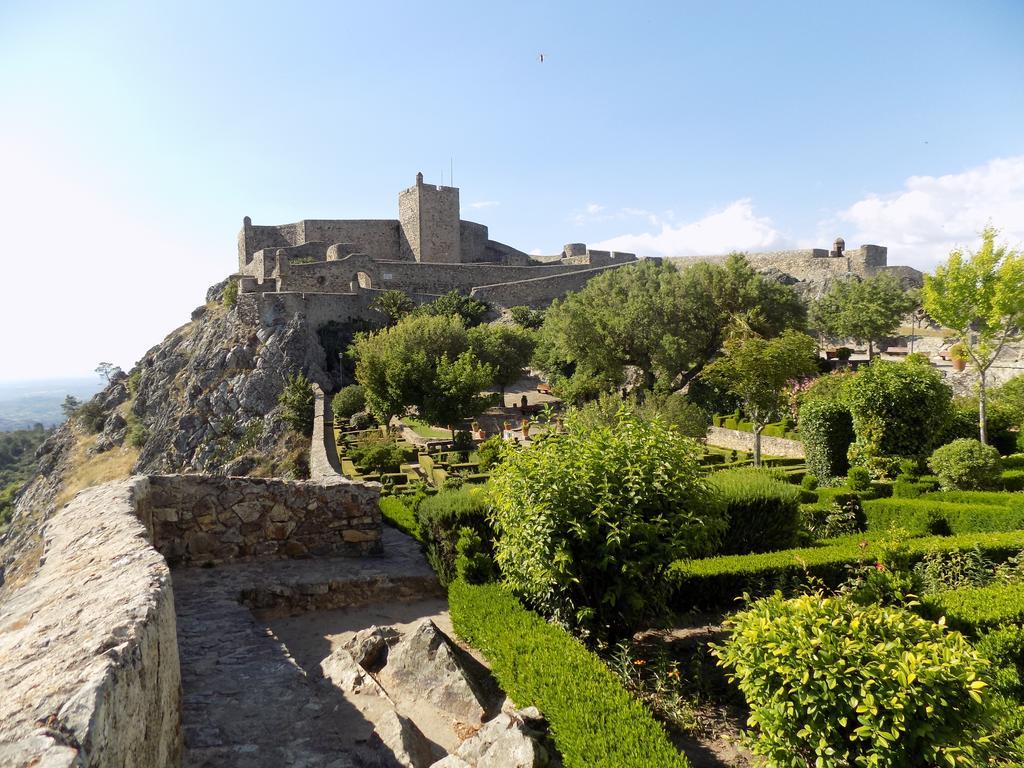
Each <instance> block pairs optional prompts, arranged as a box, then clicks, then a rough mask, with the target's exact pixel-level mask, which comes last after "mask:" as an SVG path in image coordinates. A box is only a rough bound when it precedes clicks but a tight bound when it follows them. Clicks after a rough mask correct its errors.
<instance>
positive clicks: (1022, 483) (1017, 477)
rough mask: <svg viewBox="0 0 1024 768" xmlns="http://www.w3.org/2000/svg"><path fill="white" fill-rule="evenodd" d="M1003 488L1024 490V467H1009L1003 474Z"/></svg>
mask: <svg viewBox="0 0 1024 768" xmlns="http://www.w3.org/2000/svg"><path fill="white" fill-rule="evenodd" d="M1002 481H1003V489H1004V490H1007V491H1024V469H1008V470H1006V471H1005V472H1003V474H1002Z"/></svg>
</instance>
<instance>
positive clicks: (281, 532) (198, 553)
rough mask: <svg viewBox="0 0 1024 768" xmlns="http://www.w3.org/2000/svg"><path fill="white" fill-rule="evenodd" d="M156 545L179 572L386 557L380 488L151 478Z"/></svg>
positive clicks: (150, 501)
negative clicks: (230, 564) (235, 563)
mask: <svg viewBox="0 0 1024 768" xmlns="http://www.w3.org/2000/svg"><path fill="white" fill-rule="evenodd" d="M149 485H150V491H149V495H148V497H147V499H146V503H145V508H146V511H145V513H146V515H147V516H150V517H151V518H152V525H153V546H155V547H156V548H157V550H159V551H160V553H161V554H163V555H164V557H166V558H167V562H168V563H169V564H171V565H172V566H173V565H179V564H180V565H208V564H216V563H223V562H226V561H231V560H266V559H280V558H289V557H306V556H310V555H316V556H323V555H366V554H378V553H379V552H380V551H381V544H380V541H381V516H380V507H379V506H378V501H379V499H380V486H378V485H376V484H374V483H353V482H344V483H338V484H323V483H318V482H312V481H303V482H289V481H285V480H266V479H258V478H243V477H210V476H203V475H152V476H150V478H149Z"/></svg>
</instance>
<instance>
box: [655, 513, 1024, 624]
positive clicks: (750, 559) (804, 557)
mask: <svg viewBox="0 0 1024 768" xmlns="http://www.w3.org/2000/svg"><path fill="white" fill-rule="evenodd" d="M907 546H908V548H909V550H910V552H909V554H910V556H911V559H912V560H920V559H921V558H922V557H923V556H924V555H925V553H927V552H934V551H947V552H950V551H961V550H968V549H971V548H973V547H975V546H977V547H979V548H980V549H981V551H982V552H983V553H984V554H985V556H986V557H988V558H989V559H990V560H993V561H997V562H1001V561H1004V560H1006V559H1007V558H1008V557H1010V556H1011V555H1014V554H1016V553H1018V552H1019V551H1020V550H1021V549H1024V531H1009V532H1003V533H968V534H962V535H960V536H928V537H923V538H919V539H909V540H908V541H907ZM879 556H880V545H879V539H878V538H877V537H876V538H872V537H865V536H845V537H842V538H840V539H833V540H832V541H831V543H829V542H824V543H822V544H821V545H819V546H816V547H804V548H801V549H787V550H784V551H782V552H768V553H765V554H759V555H730V556H725V557H710V558H707V559H704V560H678V561H676V562H675V563H673V564H672V567H671V572H670V578H671V580H672V596H671V605H672V607H673V608H674V609H676V610H688V609H690V608H693V607H701V608H727V607H729V606H731V605H733V604H734V602H735V600H736V599H737V598H738V597H740V596H741V595H743V593H745V592H746V593H748V594H750V595H751V596H753V597H762V596H764V595H769V594H771V593H772V592H774V591H775V590H777V589H778V590H782V591H783V592H784V593H787V594H792V593H793V592H795V591H796V590H798V589H799V588H800V587H802V586H804V585H806V584H807V583H808V577H809V576H812V577H814V578H815V579H818V580H820V581H822V582H824V583H825V584H826V585H827V586H830V587H835V586H838V585H839V584H841V583H842V582H843V581H845V580H846V578H847V577H848V576H849V568H850V566H853V565H856V564H857V563H862V562H875V560H876V559H877V558H878V557H879Z"/></svg>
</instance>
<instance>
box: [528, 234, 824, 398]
mask: <svg viewBox="0 0 1024 768" xmlns="http://www.w3.org/2000/svg"><path fill="white" fill-rule="evenodd" d="M804 316H805V310H804V307H803V304H802V303H801V302H800V299H799V297H798V296H797V295H796V293H795V292H794V291H793V290H792V289H791V288H790V287H789V286H785V285H782V284H780V283H776V282H773V281H771V280H768V279H767V278H765V277H763V276H761V275H759V274H757V272H755V271H754V270H753V269H752V268H751V267H750V265H749V264H748V263H747V261H746V259H745V258H743V256H742V255H739V254H733V255H732V256H730V257H729V259H728V260H727V261H726V263H725V264H724V265H715V264H706V263H697V264H692V265H689V266H687V267H685V268H684V269H682V270H680V269H677V268H676V267H675V266H673V265H671V264H668V263H659V262H656V261H653V260H644V261H641V262H639V263H637V264H634V265H630V266H627V267H620V268H618V269H613V270H609V271H606V272H604V273H602V274H600V275H598V276H597V277H595V278H593V279H592V280H590V281H589V282H588V283H587V284H586V285H585V286H584V288H583V290H581V291H580V292H578V293H575V294H570V295H569V296H567V297H566V298H565V300H564V301H561V302H555V303H554V304H552V306H551V308H550V309H549V310H548V311H547V313H546V315H545V320H544V326H543V328H542V330H541V339H540V343H539V345H538V354H537V356H536V358H535V362H536V363H537V364H538V365H539V366H540V367H541V369H542V370H544V371H545V372H546V373H547V374H548V375H549V376H550V377H551V378H552V380H553V381H554V383H555V384H556V387H559V386H560V385H561V388H562V390H563V392H564V390H565V389H566V387H565V386H564V382H563V380H564V379H566V378H569V377H575V376H577V375H578V376H580V377H582V378H583V380H584V381H585V382H587V386H584V387H574V386H570V387H568V389H576V390H578V391H581V392H584V393H585V392H587V391H588V390H590V389H592V388H593V386H594V385H597V384H600V385H602V386H603V388H605V389H610V388H613V387H616V386H619V385H621V384H622V383H623V382H624V381H625V375H626V368H627V366H633V367H635V368H637V369H639V370H640V372H641V374H642V376H643V381H644V388H645V389H651V388H653V386H654V384H655V383H656V382H657V383H659V384H660V385H662V386H663V387H665V388H675V387H679V386H683V385H685V384H687V383H689V382H690V381H691V380H693V379H694V378H695V377H696V376H697V375H698V374H699V373H700V371H701V369H702V368H703V367H704V365H706V364H707V363H708V362H709V361H710V360H711V359H713V358H714V357H715V356H716V355H717V354H718V353H719V350H720V349H721V347H722V343H723V342H724V341H725V339H726V338H727V337H728V336H729V335H730V334H731V333H733V332H735V331H743V332H753V333H756V334H759V335H762V336H774V335H777V334H778V333H780V332H781V331H782V330H784V329H785V328H789V327H800V326H802V324H803V320H804Z"/></svg>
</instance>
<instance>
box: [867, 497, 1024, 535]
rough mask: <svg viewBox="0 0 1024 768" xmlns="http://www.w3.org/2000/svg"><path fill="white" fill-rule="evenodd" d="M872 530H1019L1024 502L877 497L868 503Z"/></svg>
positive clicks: (915, 531) (924, 531)
mask: <svg viewBox="0 0 1024 768" xmlns="http://www.w3.org/2000/svg"><path fill="white" fill-rule="evenodd" d="M864 514H865V515H866V516H867V520H868V529H869V530H873V531H883V530H885V529H887V528H889V527H890V526H893V525H898V526H900V527H902V528H906V529H907V530H908V531H910V533H912V534H922V533H938V532H939V528H942V529H943V530H945V529H948V531H949V532H950V533H954V534H959V533H974V532H977V531H1016V530H1020V529H1022V528H1024V505H999V504H979V503H968V504H957V503H953V502H949V501H940V500H935V499H932V498H931V495H926V496H922V497H920V498H916V499H875V500H874V501H866V502H864Z"/></svg>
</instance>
